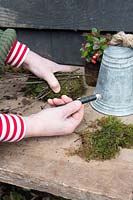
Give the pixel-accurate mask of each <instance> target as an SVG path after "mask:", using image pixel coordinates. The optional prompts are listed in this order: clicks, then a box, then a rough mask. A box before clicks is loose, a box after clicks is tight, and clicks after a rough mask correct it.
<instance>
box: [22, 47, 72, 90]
mask: <svg viewBox="0 0 133 200" xmlns="http://www.w3.org/2000/svg"><path fill="white" fill-rule="evenodd" d="M23 65H24V67H25V68H27V69H28V70H30V71H31V72H32V73H34V74H35V75H36V76H38V77H39V78H42V79H44V80H46V81H47V83H48V84H49V86H50V88H51V89H52V90H53V91H54V92H55V93H58V92H59V91H60V84H59V82H58V80H57V79H56V77H55V75H54V73H55V72H59V71H62V72H68V71H72V67H70V66H67V65H60V64H57V63H55V62H52V61H50V60H48V59H46V58H43V57H41V56H39V55H38V54H36V53H34V52H33V51H30V52H29V53H28V55H27V57H26V59H25V61H24V63H23Z"/></svg>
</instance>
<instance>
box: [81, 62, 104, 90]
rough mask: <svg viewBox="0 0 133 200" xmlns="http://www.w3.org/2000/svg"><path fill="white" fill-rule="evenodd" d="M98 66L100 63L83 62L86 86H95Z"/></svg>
mask: <svg viewBox="0 0 133 200" xmlns="http://www.w3.org/2000/svg"><path fill="white" fill-rule="evenodd" d="M100 64H101V63H100V62H97V63H96V64H92V63H87V62H85V81H86V83H87V85H89V86H96V83H97V78H98V73H99V69H100Z"/></svg>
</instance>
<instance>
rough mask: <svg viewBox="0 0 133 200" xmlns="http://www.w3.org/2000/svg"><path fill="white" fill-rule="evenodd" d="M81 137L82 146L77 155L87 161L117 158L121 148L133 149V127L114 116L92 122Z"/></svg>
mask: <svg viewBox="0 0 133 200" xmlns="http://www.w3.org/2000/svg"><path fill="white" fill-rule="evenodd" d="M90 129H91V130H90ZM80 135H81V138H82V145H81V147H80V148H79V149H78V150H76V152H75V153H78V154H79V155H80V156H82V157H84V158H85V159H86V160H91V159H95V160H106V159H111V158H115V157H116V155H117V154H118V153H119V152H120V148H133V125H131V124H130V125H126V124H124V123H123V122H122V121H121V120H120V119H118V118H117V117H113V116H109V117H103V118H102V119H100V120H96V121H95V122H92V126H90V127H88V128H87V129H86V130H85V131H84V132H82V133H80Z"/></svg>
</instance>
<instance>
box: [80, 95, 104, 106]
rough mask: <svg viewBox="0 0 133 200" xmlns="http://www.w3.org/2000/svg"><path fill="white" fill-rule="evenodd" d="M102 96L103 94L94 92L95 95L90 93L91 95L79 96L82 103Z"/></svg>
mask: <svg viewBox="0 0 133 200" xmlns="http://www.w3.org/2000/svg"><path fill="white" fill-rule="evenodd" d="M101 98H102V96H101V94H93V95H90V96H86V97H82V98H78V100H79V101H81V103H82V104H84V103H88V102H91V101H95V100H98V99H101Z"/></svg>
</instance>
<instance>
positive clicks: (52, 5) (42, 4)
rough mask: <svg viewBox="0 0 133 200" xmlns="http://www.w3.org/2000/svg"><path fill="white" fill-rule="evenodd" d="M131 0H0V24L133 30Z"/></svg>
mask: <svg viewBox="0 0 133 200" xmlns="http://www.w3.org/2000/svg"><path fill="white" fill-rule="evenodd" d="M132 19H133V1H131V0H126V1H125V0H114V1H105V0H82V1H81V0H69V1H66V0H56V1H53V0H38V1H34V0H32V1H26V0H21V1H18V0H14V2H13V3H12V1H9V0H1V1H0V25H1V26H2V27H20V28H22V27H23V28H35V29H65V30H90V29H91V28H92V27H98V28H102V29H104V30H106V31H120V30H123V31H128V32H132V31H133V26H132Z"/></svg>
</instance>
